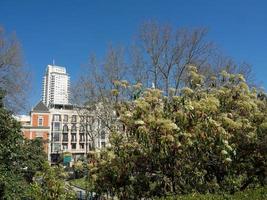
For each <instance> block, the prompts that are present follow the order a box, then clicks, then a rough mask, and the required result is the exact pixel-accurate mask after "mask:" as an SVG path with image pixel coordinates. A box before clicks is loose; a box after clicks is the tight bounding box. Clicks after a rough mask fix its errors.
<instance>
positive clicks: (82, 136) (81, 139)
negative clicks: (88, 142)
mask: <svg viewBox="0 0 267 200" xmlns="http://www.w3.org/2000/svg"><path fill="white" fill-rule="evenodd" d="M84 141H85V140H84V134H83V133H81V134H80V142H84Z"/></svg>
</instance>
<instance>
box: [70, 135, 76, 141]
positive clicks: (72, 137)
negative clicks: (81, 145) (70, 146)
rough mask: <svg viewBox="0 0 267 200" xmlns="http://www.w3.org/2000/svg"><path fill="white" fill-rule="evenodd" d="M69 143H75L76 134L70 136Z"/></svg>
mask: <svg viewBox="0 0 267 200" xmlns="http://www.w3.org/2000/svg"><path fill="white" fill-rule="evenodd" d="M71 141H72V142H76V141H77V138H76V134H71Z"/></svg>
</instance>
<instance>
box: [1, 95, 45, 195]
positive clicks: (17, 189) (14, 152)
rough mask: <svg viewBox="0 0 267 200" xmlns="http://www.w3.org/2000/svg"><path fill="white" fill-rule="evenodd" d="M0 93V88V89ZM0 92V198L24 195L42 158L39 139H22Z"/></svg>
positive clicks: (41, 147)
mask: <svg viewBox="0 0 267 200" xmlns="http://www.w3.org/2000/svg"><path fill="white" fill-rule="evenodd" d="M0 93H1V90H0ZM2 100H3V94H2V93H1V94H0V199H22V198H25V197H26V195H27V194H26V191H27V188H28V187H29V183H30V182H31V181H32V178H33V176H34V175H35V173H36V171H38V170H41V163H43V162H44V161H45V160H46V155H45V154H44V152H43V146H42V141H39V140H33V141H28V140H24V138H23V136H22V134H21V131H20V128H21V127H20V124H19V123H18V122H17V121H16V120H15V119H14V118H13V117H12V115H11V113H10V112H8V111H7V110H6V109H5V108H4V107H3V103H2Z"/></svg>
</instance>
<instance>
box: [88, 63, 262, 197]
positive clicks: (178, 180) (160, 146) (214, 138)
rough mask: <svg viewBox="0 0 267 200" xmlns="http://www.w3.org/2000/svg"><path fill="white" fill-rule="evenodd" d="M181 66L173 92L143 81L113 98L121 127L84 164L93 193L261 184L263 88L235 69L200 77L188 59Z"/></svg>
mask: <svg viewBox="0 0 267 200" xmlns="http://www.w3.org/2000/svg"><path fill="white" fill-rule="evenodd" d="M186 71H187V75H186V77H185V80H187V82H188V87H184V88H182V90H181V93H180V94H179V95H175V89H173V90H170V93H169V96H166V95H164V93H163V92H162V91H160V90H158V89H153V88H148V89H147V90H146V91H145V92H143V93H142V95H141V97H140V98H138V99H136V100H135V101H132V100H129V101H119V102H118V104H117V107H116V109H117V113H118V114H119V119H120V123H121V124H122V125H123V127H124V129H114V130H113V131H112V133H111V137H110V142H111V146H110V148H108V149H105V150H103V151H101V152H100V155H99V156H95V157H94V162H93V164H92V166H91V167H90V168H89V170H90V172H89V175H90V176H91V180H94V186H95V190H96V191H97V192H98V193H102V194H112V196H114V195H115V196H117V197H118V198H119V199H138V198H146V197H148V198H151V197H155V196H165V195H169V194H184V193H191V192H199V193H206V192H210V193H217V192H229V193H233V192H236V191H239V190H243V189H245V188H247V187H255V186H257V185H265V184H266V169H267V162H266V161H267V153H266V138H267V135H266V133H267V129H266V127H267V126H266V122H267V112H266V110H267V101H266V98H264V97H263V96H264V95H263V94H262V93H261V92H259V91H257V90H255V89H249V87H248V85H247V84H246V81H245V79H244V77H243V76H242V75H241V74H229V73H227V72H226V71H222V72H221V73H220V74H218V75H217V76H216V77H212V80H207V79H205V77H204V76H203V75H201V74H200V73H199V72H198V70H197V68H196V67H194V66H188V68H187V69H186ZM129 88H131V87H127V88H126V90H127V89H129ZM121 89H122V88H121ZM118 92H119V93H120V90H119V91H118ZM117 94H118V93H117ZM117 94H116V95H117ZM248 155H249V156H248Z"/></svg>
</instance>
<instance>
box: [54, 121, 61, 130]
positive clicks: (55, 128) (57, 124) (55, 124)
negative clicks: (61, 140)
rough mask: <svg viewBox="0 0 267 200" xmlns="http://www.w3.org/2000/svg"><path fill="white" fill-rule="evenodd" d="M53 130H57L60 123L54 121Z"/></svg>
mask: <svg viewBox="0 0 267 200" xmlns="http://www.w3.org/2000/svg"><path fill="white" fill-rule="evenodd" d="M53 130H54V131H59V130H60V123H59V122H54V129H53Z"/></svg>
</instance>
